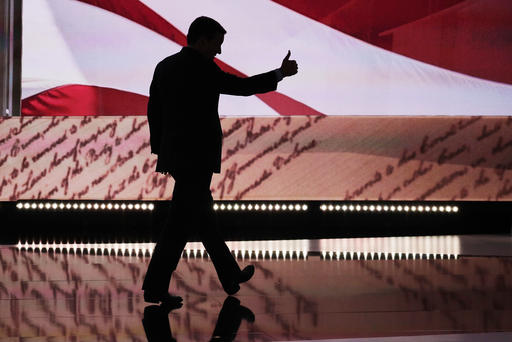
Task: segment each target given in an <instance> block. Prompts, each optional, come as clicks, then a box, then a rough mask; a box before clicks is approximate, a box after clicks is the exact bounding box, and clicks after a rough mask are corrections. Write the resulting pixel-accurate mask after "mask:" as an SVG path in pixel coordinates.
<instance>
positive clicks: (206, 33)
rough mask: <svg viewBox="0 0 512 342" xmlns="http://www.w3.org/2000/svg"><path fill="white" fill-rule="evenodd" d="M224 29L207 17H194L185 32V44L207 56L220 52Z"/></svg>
mask: <svg viewBox="0 0 512 342" xmlns="http://www.w3.org/2000/svg"><path fill="white" fill-rule="evenodd" d="M225 34H226V30H225V29H224V28H223V27H222V26H221V25H220V24H219V23H218V22H217V21H215V20H213V19H212V18H208V17H199V18H196V19H195V20H194V21H193V22H192V24H190V27H189V28H188V33H187V44H188V46H189V47H192V48H194V49H196V50H198V51H199V52H200V53H201V54H203V55H204V56H205V57H207V58H212V59H213V58H214V57H215V55H217V54H220V53H221V45H222V43H223V42H224V35H225Z"/></svg>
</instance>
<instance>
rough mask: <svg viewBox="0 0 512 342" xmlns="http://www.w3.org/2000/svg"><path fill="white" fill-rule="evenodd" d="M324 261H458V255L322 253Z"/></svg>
mask: <svg viewBox="0 0 512 342" xmlns="http://www.w3.org/2000/svg"><path fill="white" fill-rule="evenodd" d="M321 255H322V259H325V260H350V259H352V260H411V259H412V260H420V259H429V260H431V259H458V258H459V255H458V254H446V253H443V254H433V253H429V254H421V255H420V254H418V253H414V254H413V253H409V254H406V253H387V254H386V253H373V254H372V253H364V252H322V253H321Z"/></svg>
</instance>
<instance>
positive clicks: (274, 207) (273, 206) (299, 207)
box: [213, 203, 308, 211]
mask: <svg viewBox="0 0 512 342" xmlns="http://www.w3.org/2000/svg"><path fill="white" fill-rule="evenodd" d="M213 209H214V210H221V211H222V210H228V211H244V210H248V211H253V210H254V211H307V210H308V206H307V204H299V203H296V204H285V203H281V204H279V203H256V204H252V203H249V204H245V203H240V204H239V203H234V204H231V203H228V204H225V203H221V204H217V203H215V204H214V205H213Z"/></svg>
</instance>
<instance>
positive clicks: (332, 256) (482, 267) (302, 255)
mask: <svg viewBox="0 0 512 342" xmlns="http://www.w3.org/2000/svg"><path fill="white" fill-rule="evenodd" d="M228 245H229V246H230V248H231V250H232V251H233V253H234V254H235V255H236V256H237V259H238V262H239V263H240V264H241V265H247V264H253V265H255V267H256V273H255V276H254V277H253V279H251V280H250V281H249V282H248V283H246V284H242V285H241V290H240V291H239V292H238V293H237V294H236V295H235V296H234V298H235V299H234V298H233V297H228V296H227V295H226V294H225V293H224V292H223V290H222V288H221V287H220V283H219V281H218V279H217V277H216V274H215V271H214V268H213V265H212V264H211V262H210V260H209V259H208V256H207V255H206V253H205V252H204V250H203V249H202V247H201V246H200V244H198V243H189V244H188V245H187V248H186V250H185V252H184V255H183V258H182V260H181V261H180V264H179V267H178V270H177V272H176V276H175V277H174V278H173V280H172V283H171V291H173V292H174V293H176V294H178V295H181V296H182V297H183V299H184V305H183V307H182V308H180V309H176V310H173V311H171V312H170V313H167V312H163V311H162V310H161V309H160V308H158V307H156V306H152V305H148V304H147V303H144V301H143V297H142V291H141V284H142V280H143V277H144V274H145V271H146V268H147V265H148V262H149V258H150V255H151V252H152V248H153V246H154V244H153V243H124V244H114V243H91V244H88V243H69V244H56V243H45V244H43V243H33V242H30V243H28V242H23V241H20V242H19V243H18V244H14V245H2V246H1V247H0V262H1V266H2V268H1V281H0V340H2V341H9V342H10V341H20V340H23V341H146V340H147V334H149V335H150V337H153V336H154V335H156V336H160V337H161V338H160V339H156V340H158V341H163V340H165V341H171V340H172V339H170V338H171V336H172V337H173V338H174V339H175V340H177V341H209V340H212V337H213V340H217V341H230V340H234V341H307V340H308V341H309V340H314V341H351V342H355V341H358V342H363V341H364V342H370V341H372V342H377V341H378V342H381V341H394V342H399V341H400V342H402V341H421V342H427V341H428V342H430V341H510V340H511V339H512V276H511V273H512V237H511V236H510V235H454V236H428V237H427V236H424V237H421V236H417V237H407V236H402V237H396V238H393V237H387V238H351V239H321V240H273V241H272V240H269V241H238V242H237V241H230V242H228ZM238 301H240V302H238ZM249 310H250V311H249ZM239 324H240V325H239ZM238 325H239V326H238ZM165 337H166V338H165Z"/></svg>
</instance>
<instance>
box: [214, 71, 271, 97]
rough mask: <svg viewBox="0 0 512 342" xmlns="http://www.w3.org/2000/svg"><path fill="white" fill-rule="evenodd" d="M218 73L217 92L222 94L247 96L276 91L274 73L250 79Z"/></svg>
mask: <svg viewBox="0 0 512 342" xmlns="http://www.w3.org/2000/svg"><path fill="white" fill-rule="evenodd" d="M218 72H219V87H220V88H219V91H220V93H222V94H229V95H240V96H249V95H254V94H261V93H266V92H269V91H273V90H276V89H277V77H276V74H275V72H274V71H269V72H266V73H263V74H259V75H254V76H251V77H238V76H236V75H233V74H230V73H227V72H224V71H222V70H221V69H220V68H219V69H218Z"/></svg>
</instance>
